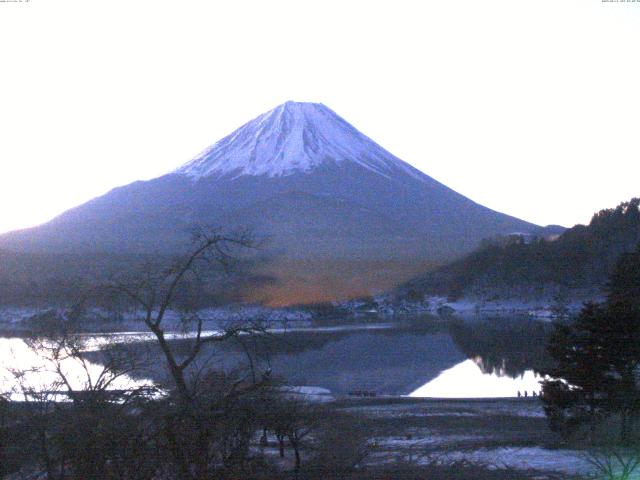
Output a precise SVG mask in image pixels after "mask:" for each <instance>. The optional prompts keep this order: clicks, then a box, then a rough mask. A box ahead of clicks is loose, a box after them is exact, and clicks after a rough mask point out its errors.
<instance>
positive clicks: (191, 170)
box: [0, 102, 540, 304]
mask: <svg viewBox="0 0 640 480" xmlns="http://www.w3.org/2000/svg"><path fill="white" fill-rule="evenodd" d="M195 225H214V226H220V227H223V228H225V229H235V228H240V227H245V228H249V229H251V230H252V231H253V232H254V233H255V234H256V235H258V236H264V237H266V238H268V239H269V243H268V245H267V247H266V250H265V253H268V256H269V258H270V261H269V262H268V264H266V265H264V266H263V267H262V268H263V269H264V273H268V274H269V275H271V276H273V277H275V278H276V279H277V281H276V282H275V283H273V284H272V285H270V286H269V287H268V288H267V290H266V291H261V292H260V294H259V295H260V298H266V299H268V301H269V302H271V303H273V304H285V303H292V302H298V301H320V300H327V299H335V298H341V297H342V298H343V297H348V296H352V295H361V294H367V293H373V292H375V291H378V290H380V289H384V288H389V287H392V286H394V285H396V284H398V283H400V282H402V281H404V280H406V279H408V278H410V277H411V276H413V275H415V274H416V273H420V272H421V271H422V270H424V269H425V268H428V267H429V266H432V265H434V264H437V263H441V262H443V261H446V260H450V259H453V258H455V257H457V256H460V255H462V254H464V253H466V252H469V251H470V250H472V249H473V248H475V247H476V246H477V245H478V243H479V242H480V241H481V240H482V239H484V238H487V237H493V236H496V235H503V234H508V233H511V232H524V233H535V232H536V231H538V230H539V229H540V227H538V226H536V225H533V224H531V223H528V222H525V221H523V220H519V219H517V218H514V217H511V216H508V215H505V214H502V213H499V212H496V211H493V210H491V209H488V208H486V207H483V206H482V205H479V204H477V203H475V202H473V201H471V200H470V199H468V198H466V197H464V196H462V195H460V194H458V193H456V192H455V191H453V190H451V189H450V188H448V187H446V186H445V185H443V184H441V183H439V182H437V181H436V180H434V179H433V178H431V177H429V176H427V175H425V174H424V173H422V172H421V171H419V170H417V169H415V168H414V167H412V166H411V165H409V164H407V163H405V162H403V161H402V160H400V159H399V158H397V157H395V156H394V155H392V154H391V153H389V152H387V151H386V150H385V149H383V148H382V147H381V146H379V145H378V144H377V143H375V142H374V141H373V140H371V139H370V138H368V137H367V136H365V135H364V134H362V133H360V132H359V131H358V130H356V129H355V128H354V127H352V126H351V125H350V124H349V123H347V122H346V121H345V120H344V119H342V118H341V117H339V116H338V115H337V114H336V113H334V112H333V111H332V110H330V109H329V108H327V107H326V106H324V105H322V104H314V103H299V102H287V103H285V104H283V105H280V106H278V107H276V108H275V109H273V110H271V111H269V112H267V113H264V114H263V115H260V116H259V117H257V118H255V119H254V120H252V121H250V122H248V123H247V124H245V125H243V126H242V127H240V128H238V129H237V130H236V131H234V132H233V133H231V134H230V135H228V136H227V137H225V138H223V139H221V140H220V141H218V142H217V143H215V144H214V145H212V146H211V147H209V148H207V149H205V150H204V151H203V152H202V153H201V154H200V155H198V156H197V157H196V158H194V159H193V160H191V161H190V162H188V163H186V164H185V165H183V166H181V167H179V168H178V169H176V170H174V171H172V172H170V173H168V174H166V175H163V176H161V177H159V178H156V179H153V180H149V181H140V182H134V183H132V184H130V185H126V186H122V187H118V188H115V189H114V190H112V191H110V192H108V193H107V194H105V195H103V196H101V197H98V198H96V199H94V200H91V201H89V202H87V203H85V204H83V205H80V206H78V207H76V208H73V209H71V210H68V211H67V212H65V213H63V214H61V215H60V216H58V217H56V218H55V219H53V220H52V221H50V222H48V223H46V224H44V225H41V226H38V227H34V228H30V229H26V230H20V231H16V232H11V233H8V234H5V235H2V236H0V247H1V248H3V249H7V250H14V251H20V252H47V253H53V252H55V253H70V252H73V253H96V252H113V253H119V254H127V253H141V252H147V253H148V252H158V253H170V252H174V251H177V250H178V249H180V248H183V247H184V245H185V244H186V243H187V242H188V241H189V232H190V231H192V230H193V227H194V226H195ZM253 293H254V294H255V295H258V294H257V293H255V292H253Z"/></svg>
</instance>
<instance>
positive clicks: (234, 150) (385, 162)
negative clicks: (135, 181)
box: [176, 101, 420, 179]
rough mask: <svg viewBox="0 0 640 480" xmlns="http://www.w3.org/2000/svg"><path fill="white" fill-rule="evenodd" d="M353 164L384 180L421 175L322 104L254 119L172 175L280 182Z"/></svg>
mask: <svg viewBox="0 0 640 480" xmlns="http://www.w3.org/2000/svg"><path fill="white" fill-rule="evenodd" d="M345 161H351V162H355V163H357V164H359V165H360V166H362V167H364V168H366V169H368V170H371V171H373V172H375V173H377V174H379V175H382V176H389V175H392V174H393V172H394V171H398V170H400V171H403V172H405V173H409V174H410V175H412V176H415V177H419V176H420V172H418V171H417V170H415V169H414V168H413V167H411V166H409V165H408V164H406V163H405V162H403V161H402V160H400V159H399V158H397V157H395V156H393V155H392V154H390V153H389V152H387V151H386V150H384V149H383V148H382V147H380V146H379V145H378V144H377V143H375V142H374V141H373V140H371V139H370V138H368V137H367V136H365V135H363V134H362V133H360V132H359V131H358V130H356V129H355V128H354V127H352V126H351V125H350V124H349V123H347V122H346V121H345V120H344V119H342V118H341V117H340V116H339V115H337V114H336V113H335V112H334V111H333V110H331V109H330V108H328V107H326V106H325V105H323V104H321V103H307V102H292V101H289V102H286V103H283V104H282V105H280V106H278V107H276V108H274V109H273V110H270V111H268V112H266V113H263V114H262V115H260V116H258V117H256V118H255V119H253V120H251V121H250V122H248V123H246V124H245V125H243V126H242V127H240V128H238V129H237V130H236V131H234V132H233V133H231V134H230V135H228V136H226V137H224V138H223V139H222V140H220V141H218V142H217V143H215V144H214V145H212V146H210V147H208V148H207V149H205V150H204V151H203V152H202V153H200V154H199V155H198V156H197V157H196V158H194V159H193V160H191V161H190V162H188V163H187V164H185V165H183V166H182V167H180V168H179V169H177V170H176V173H179V174H183V175H186V176H188V177H191V178H193V179H199V178H202V177H208V176H211V175H215V176H224V175H231V176H233V177H238V176H241V175H255V176H259V175H266V176H268V177H282V176H287V175H290V174H292V173H295V172H310V171H312V170H313V169H314V168H316V167H317V166H319V165H321V164H323V163H325V162H334V163H341V162H345Z"/></svg>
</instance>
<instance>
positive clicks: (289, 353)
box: [0, 319, 549, 398]
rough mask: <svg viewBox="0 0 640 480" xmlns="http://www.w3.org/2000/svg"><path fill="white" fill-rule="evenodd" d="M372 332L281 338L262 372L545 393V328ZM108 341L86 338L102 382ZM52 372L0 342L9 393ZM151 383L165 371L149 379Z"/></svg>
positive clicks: (406, 390) (443, 392) (295, 378)
mask: <svg viewBox="0 0 640 480" xmlns="http://www.w3.org/2000/svg"><path fill="white" fill-rule="evenodd" d="M368 327H373V328H353V327H341V328H338V329H333V328H325V329H323V330H316V331H310V330H308V329H304V330H298V331H295V330H293V331H289V332H287V333H285V334H282V333H277V334H275V335H273V336H272V338H270V339H269V341H268V342H267V344H264V343H261V344H260V346H256V349H257V350H256V351H257V353H258V354H259V357H260V360H261V361H260V363H259V366H258V368H269V369H270V371H271V373H272V374H273V375H275V376H278V377H281V378H283V379H284V380H285V381H286V382H287V383H289V384H292V385H313V386H319V387H323V388H328V389H329V390H331V391H333V392H335V393H338V394H347V393H354V392H358V391H360V392H368V393H375V394H377V395H410V396H412V397H442V398H471V397H514V396H517V394H518V392H521V393H522V394H524V392H525V391H526V392H527V393H528V394H529V395H531V394H532V392H534V391H536V392H537V391H539V385H538V382H539V380H540V377H539V376H537V375H536V374H535V373H534V372H535V370H536V369H539V368H541V367H543V366H544V365H545V362H547V361H548V359H547V357H546V354H545V351H544V344H545V341H546V336H547V335H548V332H549V326H548V325H545V324H542V323H539V322H534V321H528V320H527V321H522V320H513V319H503V320H488V319H487V320H483V321H473V322H462V321H455V322H451V323H450V324H448V325H446V326H442V325H439V326H438V327H433V326H426V327H425V326H420V325H418V326H416V325H413V326H411V327H407V326H394V325H388V324H384V325H382V324H381V325H369V326H368ZM105 338H107V337H105V336H99V335H98V336H93V337H89V338H88V340H89V341H88V342H87V345H88V350H90V351H89V352H88V353H87V357H86V359H85V361H86V365H87V366H88V370H89V374H90V375H98V374H99V372H100V370H101V366H100V356H99V353H98V352H96V350H98V349H99V346H100V345H101V344H102V343H103V342H104V341H105ZM108 338H116V339H117V340H118V341H119V342H125V341H126V342H132V341H133V342H134V343H135V342H138V345H139V346H140V348H142V347H143V346H144V345H147V346H148V345H149V344H152V342H150V341H149V337H148V336H136V335H131V334H124V333H123V334H120V335H116V336H115V337H114V336H109V337H108ZM184 341H187V340H184ZM136 348H137V347H136ZM40 353H42V352H40ZM213 358H214V363H215V362H217V365H216V366H217V367H219V368H232V367H233V366H234V365H236V364H238V363H240V362H242V361H243V358H244V356H243V351H242V350H241V349H240V348H239V347H238V345H236V344H227V345H224V346H223V347H222V348H221V349H219V351H218V352H217V354H216V355H215V356H214V357H213ZM152 363H155V364H156V365H161V364H162V362H152ZM63 365H64V366H63V368H64V371H65V374H66V375H67V376H68V377H69V378H71V379H72V381H73V382H74V384H75V385H76V386H77V388H80V387H82V385H83V382H86V381H87V371H86V370H85V369H84V367H83V365H81V364H79V363H78V362H77V361H75V360H68V361H66V362H63ZM16 369H17V370H22V371H27V372H28V374H27V375H25V376H23V377H22V378H20V379H19V380H20V381H19V382H18V381H17V380H16V376H15V373H14V372H13V370H16ZM53 370H54V365H53V364H51V363H50V362H49V363H48V362H47V361H46V360H45V359H43V357H42V355H40V354H39V353H38V352H35V351H33V350H31V349H30V348H29V347H28V346H27V344H26V343H25V341H24V340H23V339H21V338H17V337H8V338H0V383H1V385H2V390H3V391H5V392H7V391H9V390H16V389H18V388H19V387H20V386H24V385H25V383H26V384H28V385H29V386H31V387H33V388H41V389H45V388H48V387H47V386H48V385H51V384H52V383H53V382H55V381H56V379H57V374H56V373H55V372H54V371H53ZM146 373H148V372H146ZM155 375H159V373H158V372H157V371H156V372H155V373H153V372H152V373H150V376H152V377H153V376H155ZM144 376H145V375H142V377H144ZM140 381H141V378H137V379H135V380H134V379H132V378H129V377H123V378H121V379H119V380H118V381H117V382H116V383H115V384H114V385H113V388H117V389H124V388H131V386H133V385H136V384H138V383H139V382H140Z"/></svg>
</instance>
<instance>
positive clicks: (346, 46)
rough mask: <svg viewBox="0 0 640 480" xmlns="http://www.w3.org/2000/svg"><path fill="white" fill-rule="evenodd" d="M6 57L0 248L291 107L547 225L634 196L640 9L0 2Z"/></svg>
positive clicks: (594, 0)
mask: <svg viewBox="0 0 640 480" xmlns="http://www.w3.org/2000/svg"><path fill="white" fill-rule="evenodd" d="M0 42H1V43H0V45H1V47H0V68H1V70H0V162H1V167H2V168H1V170H0V202H1V204H2V206H3V208H2V210H1V211H2V214H1V215H0V231H6V230H11V229H15V228H19V227H24V226H29V225H33V224H37V223H41V222H43V221H45V220H47V219H49V218H51V217H53V216H54V215H56V214H58V213H60V212H62V211H64V210H65V209H67V208H69V207H71V206H74V205H77V204H80V203H82V202H84V201H86V200H88V199H90V198H92V197H95V196H97V195H99V194H102V193H104V192H106V191H107V190H109V189H111V188H113V187H115V186H118V185H122V184H126V183H129V182H132V181H134V180H138V179H149V178H153V177H155V176H159V175H161V174H163V173H165V172H167V171H170V170H172V169H174V168H176V167H178V166H179V165H181V164H182V163H184V162H186V161H187V160H189V159H190V158H191V157H192V156H194V155H195V154H196V153H198V152H199V151H200V150H202V149H203V148H204V147H206V146H207V145H209V144H212V143H214V142H215V141H216V140H218V139H219V138H221V137H222V136H224V135H226V134H227V133H229V132H230V131H232V130H233V129H235V128H236V127H238V126H240V125H241V124H243V123H244V122H246V121H248V120H250V119H252V118H253V117H255V116H257V115H258V114H260V113H262V112H264V111H266V110H269V109H271V108H273V107H275V106H276V105H278V104H280V103H282V102H284V101H286V100H289V99H291V100H298V101H314V102H322V103H324V104H326V105H327V106H329V107H330V108H332V109H333V110H335V111H336V112H337V113H338V114H339V115H341V116H343V117H344V118H345V119H346V120H347V121H349V122H350V123H352V124H353V125H354V126H355V127H356V128H358V129H359V130H361V131H362V132H363V133H365V134H367V135H369V136H370V137H372V138H373V139H374V140H376V141H377V142H378V143H380V144H381V145H382V146H383V147H385V148H386V149H387V150H389V151H391V152H392V153H394V154H395V155H397V156H398V157H400V158H402V159H403V160H405V161H407V162H409V163H411V164H412V165H414V166H415V167H417V168H419V169H421V170H422V171H424V172H425V173H427V174H428V175H430V176H432V177H434V178H436V179H437V180H439V181H441V182H443V183H445V184H446V185H448V186H450V187H451V188H453V189H455V190H457V191H458V192H460V193H462V194H464V195H466V196H468V197H470V198H472V199H473V200H475V201H477V202H479V203H482V204H484V205H486V206H489V207H491V208H494V209H497V210H500V211H503V212H506V213H509V214H512V215H515V216H518V217H520V218H523V219H526V220H530V221H533V222H536V223H539V224H548V223H560V224H564V225H567V226H570V225H573V224H574V223H577V222H587V221H588V220H589V219H590V217H591V214H592V213H593V212H594V211H596V210H599V209H601V208H605V207H613V206H615V205H616V204H617V203H619V202H620V201H623V200H628V199H629V198H631V197H632V196H639V195H640V178H639V173H640V166H639V165H640V162H639V160H640V141H639V140H640V54H639V49H638V47H639V45H640V1H639V2H634V3H608V2H602V1H601V0H535V1H533V0H526V1H524V0H523V1H519V0H495V1H493V0H484V1H483V0H455V1H445V0H434V1H413V2H409V1H399V0H393V1H391V0H389V1H386V2H377V1H372V0H367V1H355V0H351V1H348V2H347V1H344V0H343V1H327V0H324V1H314V2H312V1H301V0H297V1H273V0H271V1H268V2H266V1H255V2H249V1H238V0H236V1H233V2H232V1H226V2H223V1H219V2H207V1H187V0H173V1H158V0H153V1H151V0H150V1H143V0H138V1H125V0H110V1H107V0H103V1H87V0H79V1H65V0H31V1H30V2H28V3H6V2H4V1H2V2H0Z"/></svg>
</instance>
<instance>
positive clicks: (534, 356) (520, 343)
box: [449, 319, 550, 378]
mask: <svg viewBox="0 0 640 480" xmlns="http://www.w3.org/2000/svg"><path fill="white" fill-rule="evenodd" d="M449 332H450V333H451V336H452V338H453V340H454V342H455V344H456V346H457V347H458V348H459V349H460V350H461V351H462V352H463V353H464V354H465V355H466V356H467V357H468V358H470V359H472V360H473V361H474V362H476V364H477V365H478V366H479V367H480V369H481V370H482V371H483V372H485V373H495V374H497V375H500V376H503V375H508V376H510V377H512V378H516V377H518V376H520V375H522V374H523V373H524V372H525V370H530V369H533V370H536V371H539V370H540V369H541V368H543V367H544V366H545V365H546V363H547V362H548V361H549V359H548V354H547V351H546V344H547V338H548V336H549V332H550V326H549V325H548V324H545V323H542V322H539V321H535V320H517V321H515V320H513V319H491V320H487V321H482V322H455V323H452V324H451V326H450V327H449Z"/></svg>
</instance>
